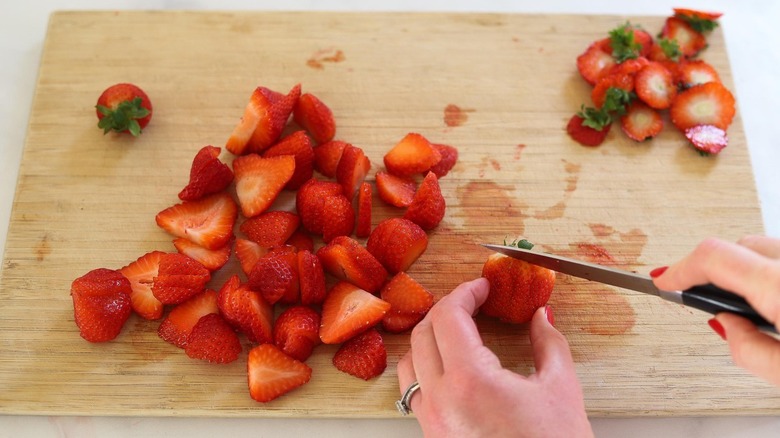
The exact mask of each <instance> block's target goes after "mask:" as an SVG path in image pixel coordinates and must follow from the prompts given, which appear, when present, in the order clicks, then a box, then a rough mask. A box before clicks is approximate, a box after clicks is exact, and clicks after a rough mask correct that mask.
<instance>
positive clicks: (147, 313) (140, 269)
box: [119, 251, 165, 319]
mask: <svg viewBox="0 0 780 438" xmlns="http://www.w3.org/2000/svg"><path fill="white" fill-rule="evenodd" d="M163 254H165V253H164V252H162V251H152V252H149V253H146V254H144V255H142V256H141V257H139V258H138V260H136V261H134V262H132V263H130V264H129V265H127V266H125V267H124V268H122V269H120V270H119V272H121V273H122V275H124V276H125V277H126V278H127V279H128V280H130V287H131V289H132V292H131V293H130V303H131V305H132V307H133V311H134V312H135V313H137V314H138V316H140V317H141V318H144V319H159V318H161V317H162V315H163V303H161V302H160V300H158V299H157V297H155V296H154V294H153V293H152V284H154V277H156V276H157V270H158V269H159V267H160V258H162V256H163Z"/></svg>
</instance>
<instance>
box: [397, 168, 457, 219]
mask: <svg viewBox="0 0 780 438" xmlns="http://www.w3.org/2000/svg"><path fill="white" fill-rule="evenodd" d="M446 207H447V206H446V202H445V200H444V196H442V194H441V188H440V187H439V179H438V178H436V175H435V174H434V173H433V172H428V174H427V175H425V178H423V180H422V182H421V183H420V187H418V188H417V192H416V193H415V194H414V199H412V203H411V204H409V208H408V209H407V210H406V213H405V214H404V218H405V219H409V220H410V221H412V222H414V223H416V224H417V225H419V226H420V227H422V229H423V230H432V229H434V228H436V227H437V226H438V225H439V222H441V220H442V219H443V218H444V212H445V210H446Z"/></svg>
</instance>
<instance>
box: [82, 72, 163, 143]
mask: <svg viewBox="0 0 780 438" xmlns="http://www.w3.org/2000/svg"><path fill="white" fill-rule="evenodd" d="M95 110H96V112H97V117H98V120H99V121H98V128H100V129H102V130H103V134H106V133H108V131H116V132H128V133H130V134H131V135H133V136H134V137H137V136H139V135H140V134H141V131H142V130H143V129H144V128H145V127H146V125H148V124H149V121H150V120H151V119H152V102H151V101H150V100H149V96H147V95H146V93H144V91H143V90H141V89H140V88H138V87H137V86H136V85H133V84H126V83H123V84H114V85H112V86H110V87H108V88H106V90H105V91H103V93H102V94H101V95H100V97H98V100H97V105H95Z"/></svg>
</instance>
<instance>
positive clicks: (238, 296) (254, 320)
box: [217, 275, 274, 344]
mask: <svg viewBox="0 0 780 438" xmlns="http://www.w3.org/2000/svg"><path fill="white" fill-rule="evenodd" d="M217 306H218V307H219V312H220V314H221V315H222V316H223V317H224V318H225V320H226V321H227V322H228V323H230V325H232V326H233V327H234V328H235V329H236V330H238V331H239V332H241V333H243V334H245V335H246V337H247V339H249V340H250V341H251V342H255V343H258V344H263V343H268V342H273V335H272V329H273V317H274V310H273V306H272V305H271V304H268V303H267V302H266V301H265V300H264V299H263V297H261V296H260V294H258V293H257V292H255V291H253V290H251V289H250V288H249V287H248V286H247V285H245V284H241V280H240V279H239V278H238V276H237V275H234V276H232V277H230V279H228V281H226V282H225V284H224V285H223V286H222V288H221V289H220V290H219V293H218V295H217Z"/></svg>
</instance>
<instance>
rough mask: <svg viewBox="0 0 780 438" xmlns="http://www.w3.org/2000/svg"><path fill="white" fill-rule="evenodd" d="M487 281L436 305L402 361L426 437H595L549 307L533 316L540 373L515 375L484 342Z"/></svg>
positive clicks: (401, 379)
mask: <svg viewBox="0 0 780 438" xmlns="http://www.w3.org/2000/svg"><path fill="white" fill-rule="evenodd" d="M489 287H490V286H489V283H488V281H487V280H486V279H484V278H480V279H477V280H473V281H470V282H467V283H463V284H461V285H459V286H458V287H457V288H455V289H454V290H453V291H452V292H451V293H450V294H449V295H447V296H446V297H444V298H442V299H441V300H440V301H439V302H438V303H436V305H434V306H433V307H432V308H431V310H430V311H429V312H428V314H427V315H426V316H425V318H424V319H423V320H422V321H420V323H418V324H417V326H416V327H415V328H414V330H413V331H412V337H411V349H410V351H409V352H408V353H406V355H405V356H404V357H403V358H402V359H401V360H400V361H399V363H398V383H399V385H400V388H401V391H404V390H405V389H406V388H408V387H409V385H411V384H412V382H414V381H415V380H417V381H418V382H419V384H420V389H419V390H418V391H417V392H416V393H414V395H413V396H412V398H411V402H410V404H411V408H412V411H414V413H415V415H416V416H417V420H418V421H419V422H420V426H421V427H422V430H423V433H424V434H425V436H426V437H453V436H468V437H503V436H512V437H592V436H593V432H592V431H591V428H590V423H589V422H588V418H587V415H586V414H585V404H584V401H583V397H582V390H581V389H580V384H579V381H578V380H577V375H576V373H575V370H574V362H573V361H572V358H571V352H570V351H569V345H568V343H567V342H566V338H564V337H563V335H562V334H561V333H560V332H558V330H556V329H555V328H554V327H553V325H552V323H551V322H552V321H553V318H552V311H551V310H550V308H549V307H546V308H544V307H543V308H540V309H538V310H537V311H536V313H534V316H533V319H532V320H531V334H530V336H531V346H532V349H533V359H534V363H535V365H536V372H535V373H534V374H532V375H530V376H528V377H525V376H522V375H519V374H516V373H514V372H512V371H510V370H507V369H505V368H503V367H502V366H501V362H500V361H499V359H498V357H497V356H496V355H495V354H493V352H492V351H491V350H490V349H489V348H488V347H486V346H485V345H484V344H483V343H482V338H481V337H480V335H479V332H478V330H477V326H476V324H475V323H474V320H473V319H472V317H473V315H475V314H476V312H477V310H478V309H479V306H481V305H482V303H484V302H485V299H486V298H487V295H488V289H489ZM548 318H549V320H548Z"/></svg>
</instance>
